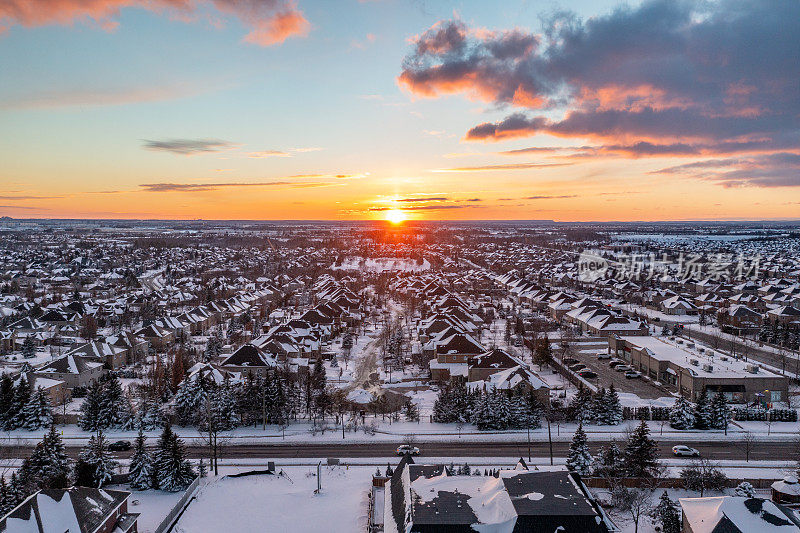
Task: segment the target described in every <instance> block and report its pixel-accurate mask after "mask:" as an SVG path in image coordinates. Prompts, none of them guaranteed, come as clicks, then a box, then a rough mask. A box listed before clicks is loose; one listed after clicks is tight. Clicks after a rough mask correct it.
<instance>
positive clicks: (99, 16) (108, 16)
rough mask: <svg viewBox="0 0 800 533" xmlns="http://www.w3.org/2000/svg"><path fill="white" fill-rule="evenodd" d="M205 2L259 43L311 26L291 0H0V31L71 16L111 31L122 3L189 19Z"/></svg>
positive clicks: (72, 19) (248, 39) (68, 20)
mask: <svg viewBox="0 0 800 533" xmlns="http://www.w3.org/2000/svg"><path fill="white" fill-rule="evenodd" d="M209 5H210V6H212V7H213V8H214V9H216V11H217V12H218V13H219V14H221V15H223V16H228V17H233V18H235V19H237V20H238V21H239V22H240V23H241V24H242V25H243V26H244V27H245V28H247V29H248V30H249V33H247V35H245V37H244V40H245V41H246V42H250V43H254V44H258V45H260V46H270V45H273V44H280V43H282V42H284V41H285V40H286V39H288V38H289V37H292V36H304V35H307V34H308V31H309V29H310V24H309V23H308V21H307V20H306V18H305V16H304V15H303V12H302V11H300V10H299V9H298V8H297V5H296V4H295V2H294V1H293V0H148V1H147V2H140V1H138V0H3V1H2V2H0V33H2V32H3V31H4V30H6V29H8V28H9V27H11V26H14V25H21V26H24V27H28V28H30V27H36V26H45V25H50V24H59V25H71V24H73V23H75V22H81V23H89V24H92V25H96V26H98V27H100V28H102V29H104V30H106V31H113V30H114V29H115V28H116V27H117V26H118V24H119V23H118V22H117V21H116V19H117V18H118V16H119V13H120V11H121V10H122V9H124V8H132V7H138V8H143V9H146V10H148V11H151V12H154V13H157V14H162V13H166V14H168V15H170V16H172V17H173V18H177V19H181V20H193V19H196V18H197V17H198V16H200V15H201V14H202V12H203V10H204V8H205V7H206V6H209Z"/></svg>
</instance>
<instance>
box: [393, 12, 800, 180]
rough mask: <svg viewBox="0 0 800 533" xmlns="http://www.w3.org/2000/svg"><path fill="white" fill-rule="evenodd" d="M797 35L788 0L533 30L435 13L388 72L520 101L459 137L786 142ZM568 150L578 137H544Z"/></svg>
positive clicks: (569, 18) (637, 149)
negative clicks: (498, 28) (485, 26)
mask: <svg viewBox="0 0 800 533" xmlns="http://www.w3.org/2000/svg"><path fill="white" fill-rule="evenodd" d="M798 42H800V2H797V1H786V0H764V1H762V2H747V1H743V0H720V1H714V2H708V1H705V0H645V1H644V2H643V3H641V4H640V5H638V6H635V7H631V6H627V5H623V6H621V7H618V8H616V9H614V10H613V11H612V12H610V13H608V14H605V15H601V16H596V17H592V18H590V19H587V20H581V19H579V18H578V17H577V16H575V15H574V14H570V13H565V12H558V13H555V14H554V15H552V16H551V17H549V18H548V19H546V20H545V21H544V23H543V31H542V32H541V34H523V33H520V32H519V31H516V30H515V31H507V32H491V31H487V30H472V29H470V28H468V27H467V26H466V24H464V23H463V22H461V21H460V20H450V21H443V22H440V23H438V24H437V25H435V26H434V27H432V28H431V29H430V30H428V31H427V32H425V33H423V34H422V35H420V36H418V37H416V38H415V40H414V43H413V46H414V48H413V52H412V53H411V54H409V55H408V56H407V57H406V58H405V59H404V61H403V65H402V72H401V74H400V76H399V78H398V82H399V83H400V84H401V85H402V86H404V87H406V88H407V89H409V90H410V91H412V92H413V93H415V94H417V95H421V96H427V97H436V96H440V95H444V94H454V93H462V94H465V95H467V96H469V97H471V98H476V99H479V100H483V101H486V102H490V103H492V104H494V105H496V106H499V107H503V106H508V107H514V108H517V109H516V110H515V111H514V112H512V113H511V114H509V115H508V116H507V117H506V118H505V119H502V120H500V121H497V122H486V123H482V124H478V125H476V126H475V127H473V128H471V129H470V130H469V131H468V132H467V134H466V138H467V139H469V140H482V141H499V140H504V139H511V138H520V137H527V136H532V135H536V134H549V135H554V136H558V137H564V138H570V139H590V140H592V141H594V142H595V143H596V146H587V147H582V148H581V149H580V150H579V151H578V152H577V153H573V154H569V155H566V156H565V157H576V158H577V157H591V156H594V155H609V154H610V155H615V156H620V157H659V156H667V157H671V156H681V157H702V156H715V155H717V156H718V155H738V154H754V153H770V152H777V151H789V152H796V151H798V150H800V120H798V117H800V84H799V83H797V73H798V72H800V53H798V45H797V43H798ZM565 150H573V151H574V150H575V149H574V148H572V149H570V148H555V147H554V148H553V151H554V152H563V151H565ZM546 151H547V150H546V149H541V148H530V149H522V150H512V151H510V152H507V153H510V154H522V153H536V152H546ZM780 181H786V180H777V182H780ZM789 181H791V180H789ZM752 183H753V184H756V183H762V184H767V183H772V181H770V180H756V181H753V182H752Z"/></svg>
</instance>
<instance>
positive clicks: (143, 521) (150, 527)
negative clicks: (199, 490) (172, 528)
mask: <svg viewBox="0 0 800 533" xmlns="http://www.w3.org/2000/svg"><path fill="white" fill-rule="evenodd" d="M108 488H110V489H116V490H128V491H130V490H131V488H130V487H128V485H112V486H109V487H108ZM182 495H183V493H182V492H162V491H160V490H142V491H136V490H134V491H131V495H130V497H129V498H128V512H130V513H140V515H139V520H138V521H137V525H138V531H139V533H153V532H154V531H155V530H156V527H158V525H159V524H160V523H161V521H162V520H164V518H165V517H166V516H167V515H168V514H169V512H170V511H171V510H172V507H173V506H174V505H175V504H176V503H177V502H178V500H179V499H180V498H181V496H182Z"/></svg>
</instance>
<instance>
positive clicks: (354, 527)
mask: <svg viewBox="0 0 800 533" xmlns="http://www.w3.org/2000/svg"><path fill="white" fill-rule="evenodd" d="M316 470H317V469H316V468H314V467H285V468H283V471H284V472H285V473H286V476H276V475H256V476H248V477H242V478H226V477H220V478H216V479H209V480H208V482H207V484H205V485H203V486H202V487H201V488H200V489H199V491H198V493H197V495H196V496H197V499H196V500H195V501H193V502H192V503H191V504H190V505H189V507H188V508H187V509H186V511H185V513H184V514H183V516H182V517H181V518H180V520H179V521H178V523H177V525H176V526H175V528H174V529H173V532H174V533H193V532H198V531H231V532H237V533H249V532H261V531H287V532H288V531H291V532H293V533H304V532H318V531H325V532H326V533H352V532H355V531H365V530H366V523H367V502H368V493H369V490H370V489H371V486H372V474H373V473H374V472H375V470H374V468H372V467H365V466H363V467H350V468H346V467H330V468H329V467H327V466H323V467H322V469H321V471H322V475H321V478H320V479H321V482H322V492H321V493H319V494H315V493H314V491H315V490H316V489H317V475H316Z"/></svg>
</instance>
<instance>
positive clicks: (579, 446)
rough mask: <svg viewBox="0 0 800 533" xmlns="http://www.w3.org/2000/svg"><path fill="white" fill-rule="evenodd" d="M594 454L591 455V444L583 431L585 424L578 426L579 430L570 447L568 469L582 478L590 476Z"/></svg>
mask: <svg viewBox="0 0 800 533" xmlns="http://www.w3.org/2000/svg"><path fill="white" fill-rule="evenodd" d="M592 461H593V458H592V454H590V453H589V443H588V440H587V439H586V433H585V432H584V431H583V424H578V429H577V430H576V431H575V435H573V437H572V443H571V444H570V445H569V456H568V457H567V468H569V469H570V470H572V471H573V472H577V473H578V474H580V475H582V476H587V475H589V472H590V471H591V467H592Z"/></svg>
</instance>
